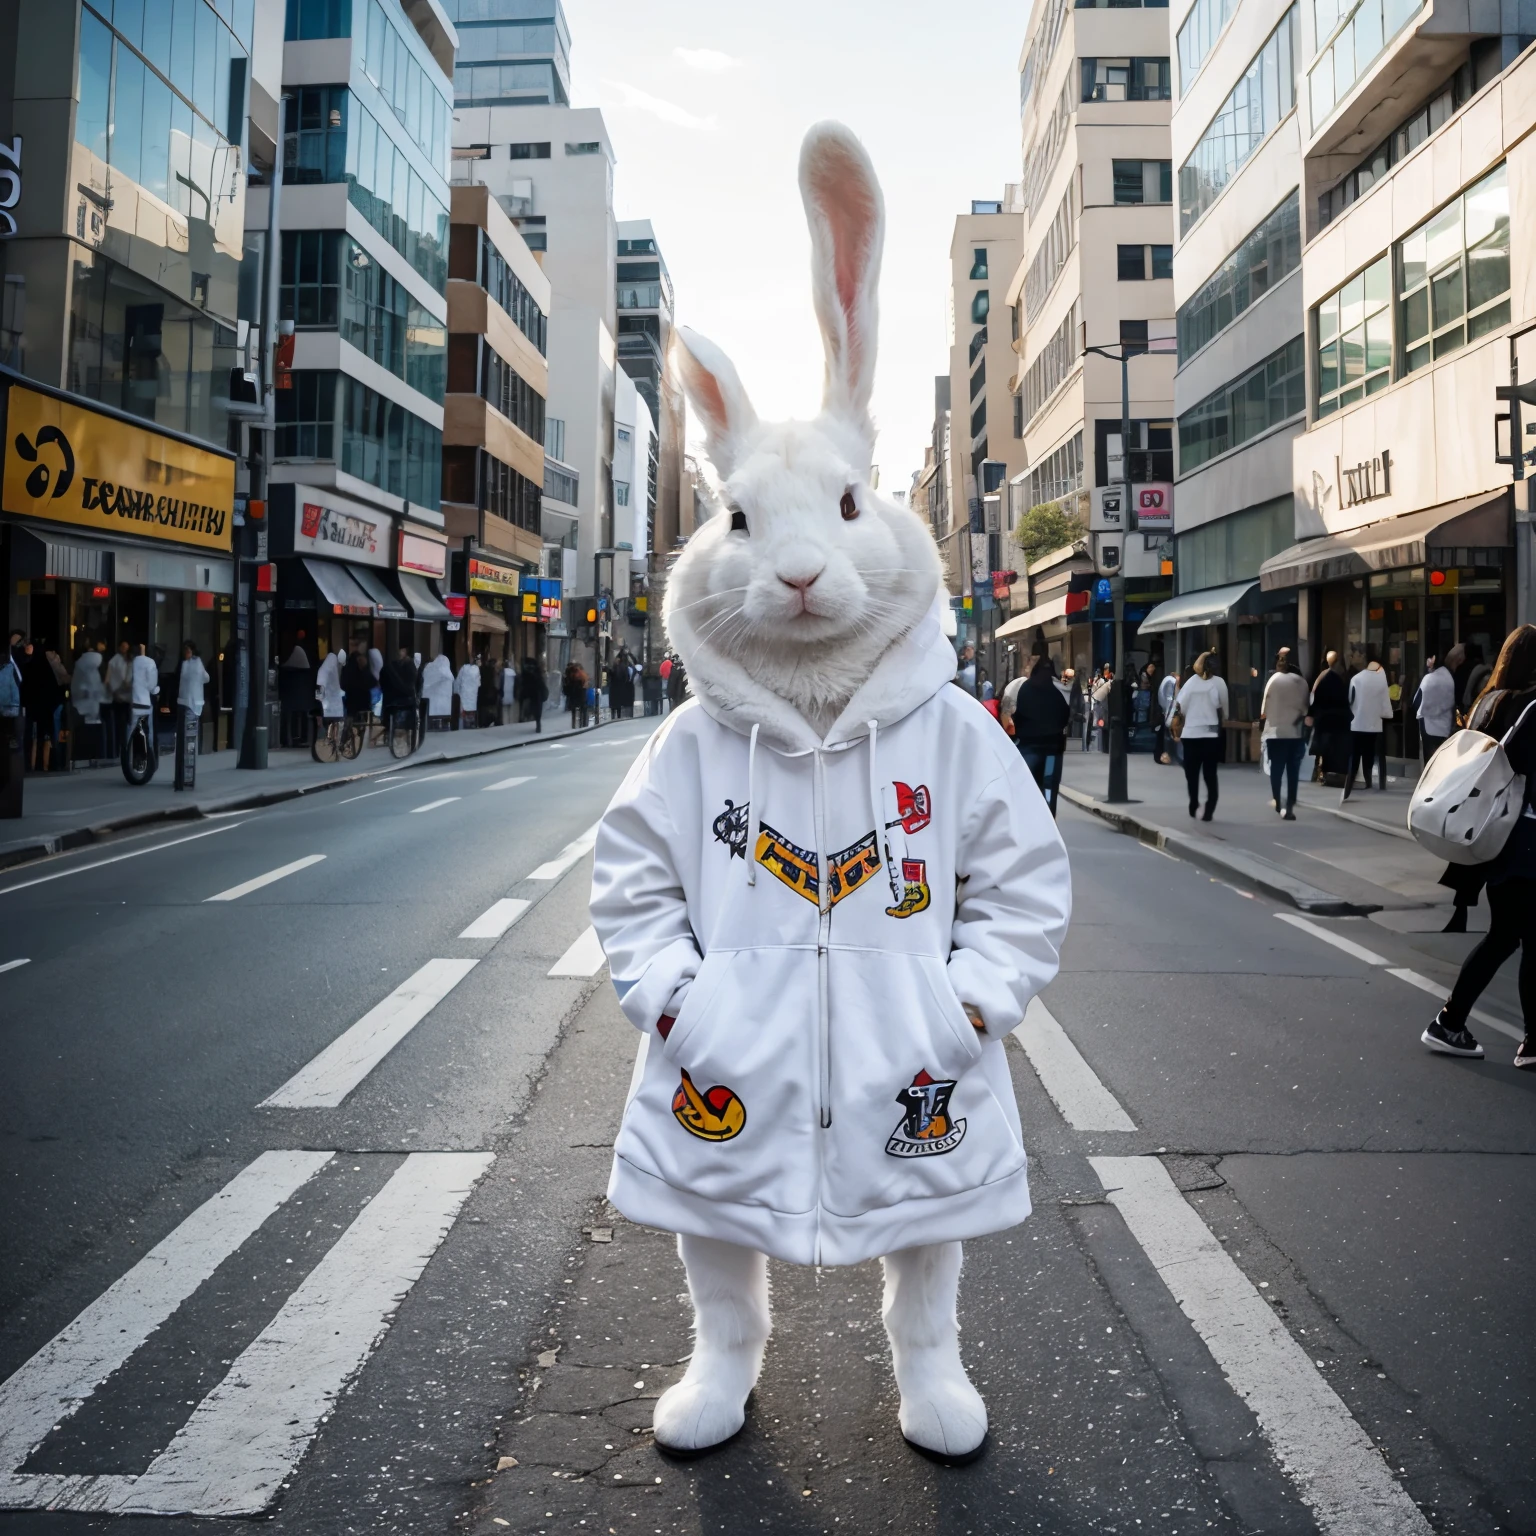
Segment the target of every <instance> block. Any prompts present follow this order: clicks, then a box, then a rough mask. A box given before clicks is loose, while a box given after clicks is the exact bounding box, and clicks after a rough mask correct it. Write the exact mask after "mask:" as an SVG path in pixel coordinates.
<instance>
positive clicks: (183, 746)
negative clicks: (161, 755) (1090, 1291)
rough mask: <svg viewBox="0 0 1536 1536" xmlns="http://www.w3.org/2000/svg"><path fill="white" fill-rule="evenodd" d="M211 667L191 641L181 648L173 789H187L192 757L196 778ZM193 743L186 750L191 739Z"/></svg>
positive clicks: (177, 690) (177, 688)
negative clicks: (188, 771)
mask: <svg viewBox="0 0 1536 1536" xmlns="http://www.w3.org/2000/svg"><path fill="white" fill-rule="evenodd" d="M208 681H209V678H208V668H207V667H205V666H204V665H203V658H202V657H201V656H199V655H198V653H197V646H196V645H195V644H194V643H193V642H192V641H191V640H188V641H187V642H186V643H185V644H184V645H183V646H182V648H181V673H180V675H179V677H178V679H177V687H176V780H175V783H174V784H173V785H172V786H171V787H172V788H173V789H188V788H190V787H191V785H190V784H189V783H188V774H187V765H188V759H189V757H190V760H191V763H192V773H193V777H194V778H195V776H196V772H197V768H196V764H197V747H196V741H197V731H198V729H199V722H200V721H201V720H202V718H203V689H204V688H205V687H207V685H208ZM189 739H190V740H191V741H192V743H193V747H192V751H191V752H190V753H189V752H188V751H187V743H188V740H189Z"/></svg>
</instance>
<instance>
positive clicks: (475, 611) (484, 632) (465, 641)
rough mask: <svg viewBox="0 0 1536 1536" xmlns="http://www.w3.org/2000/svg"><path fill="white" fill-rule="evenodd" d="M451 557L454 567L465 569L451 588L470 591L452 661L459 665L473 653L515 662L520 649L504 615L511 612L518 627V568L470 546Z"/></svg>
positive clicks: (503, 661)
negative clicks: (461, 578) (459, 579)
mask: <svg viewBox="0 0 1536 1536" xmlns="http://www.w3.org/2000/svg"><path fill="white" fill-rule="evenodd" d="M453 559H454V566H455V569H456V570H457V569H462V570H463V572H464V577H463V580H462V582H460V581H455V583H454V589H455V590H456V591H459V592H467V593H468V595H469V603H468V605H467V608H466V611H465V614H464V627H463V629H461V630H460V631H459V641H460V643H459V645H458V646H457V647H455V650H456V653H457V654H456V655H455V657H454V664H455V665H459V664H460V663H462V662H464V661H465V660H467V659H468V658H469V657H470V656H472V655H474V656H479V657H481V658H482V660H484V661H489V662H492V663H497V662H499V663H502V664H505V663H506V662H508V661H509V660H510V661H511V663H512V665H513V666H516V665H517V663H518V662H519V661H520V660H521V653H520V652H519V650H518V648H517V647H518V644H519V642H518V641H516V640H514V639H513V637H512V633H513V624H512V623H508V618H507V615H508V613H509V612H510V613H511V615H512V619H513V623H515V625H516V628H517V630H519V631H520V630H521V629H522V623H521V618H522V600H521V586H522V580H523V572H522V570H521V568H520V567H518V566H516V565H509V564H508V563H507V562H506V561H505V560H498V559H495V558H493V557H492V556H490V555H487V554H486V553H485V552H484V551H482V550H478V549H475V548H473V547H471V548H470V549H469V550H468V551H467V552H464V553H460V554H457V555H455V556H454V557H453Z"/></svg>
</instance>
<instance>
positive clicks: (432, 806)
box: [410, 795, 464, 816]
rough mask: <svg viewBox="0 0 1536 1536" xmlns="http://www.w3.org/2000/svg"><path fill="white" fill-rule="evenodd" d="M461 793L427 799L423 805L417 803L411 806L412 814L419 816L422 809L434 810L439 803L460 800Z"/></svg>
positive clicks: (447, 803)
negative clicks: (439, 798) (438, 798)
mask: <svg viewBox="0 0 1536 1536" xmlns="http://www.w3.org/2000/svg"><path fill="white" fill-rule="evenodd" d="M463 798H464V797H463V796H462V795H444V796H443V798H442V799H441V800H428V801H427V803H426V804H425V805H417V806H413V807H412V808H411V812H410V814H411V815H412V816H420V815H421V813H422V812H423V811H435V810H436V809H437V808H438V806H440V805H452V804H453V802H454V801H455V800H462V799H463Z"/></svg>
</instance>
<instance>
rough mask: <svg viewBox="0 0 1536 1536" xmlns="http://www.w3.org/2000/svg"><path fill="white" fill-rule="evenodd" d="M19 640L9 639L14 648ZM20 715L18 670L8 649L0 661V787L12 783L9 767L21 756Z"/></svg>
mask: <svg viewBox="0 0 1536 1536" xmlns="http://www.w3.org/2000/svg"><path fill="white" fill-rule="evenodd" d="M17 639H18V636H17V635H15V634H13V635H12V636H11V644H12V645H13V646H14V645H15V644H16V641H17ZM23 724H24V722H23V719H22V713H21V668H20V667H19V666H18V665H17V664H16V661H15V657H14V654H13V652H12V651H11V650H10V649H7V651H6V654H5V658H4V660H3V661H0V784H9V783H10V782H11V772H12V764H13V761H14V759H15V758H17V757H19V756H20V753H21V736H22V731H23Z"/></svg>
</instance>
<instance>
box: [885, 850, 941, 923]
mask: <svg viewBox="0 0 1536 1536" xmlns="http://www.w3.org/2000/svg"><path fill="white" fill-rule="evenodd" d="M901 878H902V881H903V883H904V884H905V886H906V890H905V893H904V894H903V895H902V898H901V900H900V901H898V902H897V903H896V905H895V906H894V907H887V908H886V909H885V915H886V916H887V917H912V916H915V915H916V914H917V913H919V912H926V911H927V910H928V903H929V901H930V899H931V896H930V892H929V890H928V864H927V861H926V860H924V859H903V860H902V861H901Z"/></svg>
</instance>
